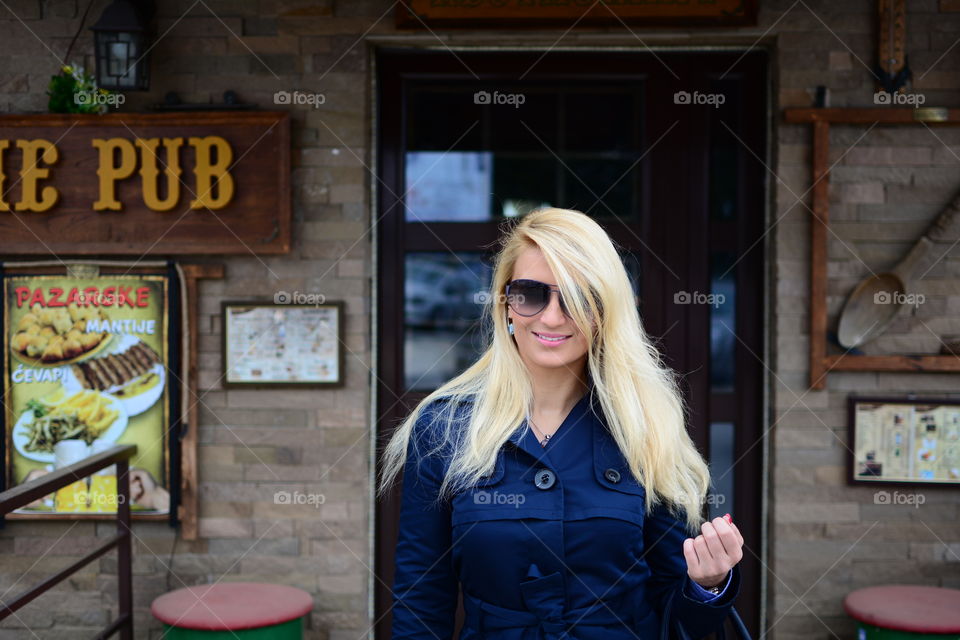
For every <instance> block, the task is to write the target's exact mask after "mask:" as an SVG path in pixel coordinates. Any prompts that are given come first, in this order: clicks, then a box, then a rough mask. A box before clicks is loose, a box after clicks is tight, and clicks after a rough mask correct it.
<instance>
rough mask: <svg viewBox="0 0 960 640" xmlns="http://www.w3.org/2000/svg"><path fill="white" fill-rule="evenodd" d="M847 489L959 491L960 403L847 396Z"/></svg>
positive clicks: (925, 399) (938, 400)
mask: <svg viewBox="0 0 960 640" xmlns="http://www.w3.org/2000/svg"><path fill="white" fill-rule="evenodd" d="M847 409H848V428H849V440H850V444H851V450H852V451H851V453H850V454H849V455H848V460H849V464H848V469H847V482H848V484H865V483H874V484H890V485H916V484H923V485H929V486H935V485H940V486H953V487H956V486H960V400H957V399H947V398H922V399H917V398H896V397H883V398H881V397H865V396H850V397H849V398H848V400H847Z"/></svg>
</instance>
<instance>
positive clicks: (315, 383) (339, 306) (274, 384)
mask: <svg viewBox="0 0 960 640" xmlns="http://www.w3.org/2000/svg"><path fill="white" fill-rule="evenodd" d="M232 307H262V308H273V307H275V308H277V309H297V308H299V309H311V308H314V309H320V308H324V307H327V308H330V309H332V310H333V313H334V317H335V318H336V323H337V335H336V337H337V345H336V348H337V377H336V380H333V381H325V380H304V381H300V382H295V381H292V380H278V381H271V380H266V379H264V380H250V381H237V380H231V379H230V375H229V374H230V371H231V369H232V367H233V363H231V362H230V361H229V351H228V349H227V345H228V343H229V341H230V336H229V335H228V330H227V329H228V322H227V312H228V311H229V310H230V309H231V308H232ZM220 318H221V320H222V322H221V335H222V337H223V340H222V345H221V353H222V358H221V362H222V363H223V369H222V371H221V373H222V376H221V380H222V381H223V387H224V388H225V389H257V388H261V389H280V388H291V389H305V388H313V387H327V388H330V387H342V386H343V385H344V383H345V376H344V371H343V364H344V357H343V351H344V349H343V345H344V331H343V322H344V303H343V302H342V301H339V300H335V301H329V302H327V301H325V302H322V303H317V304H286V303H283V302H276V301H261V300H253V301H243V300H228V301H223V302H221V303H220ZM296 355H297V354H295V353H289V354H288V357H290V358H293V357H295V356H296Z"/></svg>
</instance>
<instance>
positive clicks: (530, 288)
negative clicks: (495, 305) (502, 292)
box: [506, 279, 570, 317]
mask: <svg viewBox="0 0 960 640" xmlns="http://www.w3.org/2000/svg"><path fill="white" fill-rule="evenodd" d="M551 291H556V292H557V297H558V298H559V299H560V310H561V311H563V312H564V313H565V314H566V315H567V316H568V317H569V316H570V313H569V312H568V311H567V305H566V304H564V302H563V295H562V294H561V293H560V288H559V287H553V286H550V285H549V284H547V283H545V282H540V281H539V280H527V279H520V280H512V281H511V282H508V283H507V286H506V294H507V304H508V305H509V306H510V308H511V309H513V310H514V311H515V312H516V313H518V314H520V315H521V316H535V315H537V314H538V313H540V312H541V311H543V310H544V309H546V308H547V305H548V304H550V292H551Z"/></svg>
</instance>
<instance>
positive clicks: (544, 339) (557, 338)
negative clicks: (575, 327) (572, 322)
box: [531, 331, 572, 347]
mask: <svg viewBox="0 0 960 640" xmlns="http://www.w3.org/2000/svg"><path fill="white" fill-rule="evenodd" d="M531 333H532V334H533V335H535V336H536V337H537V340H539V341H540V343H541V344H545V345H547V346H550V347H553V346H556V345H558V344H563V343H564V342H566V341H567V340H569V339H570V338H571V337H572V336H565V335H563V334H562V333H537V332H536V331H531Z"/></svg>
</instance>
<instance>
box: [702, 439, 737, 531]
mask: <svg viewBox="0 0 960 640" xmlns="http://www.w3.org/2000/svg"><path fill="white" fill-rule="evenodd" d="M733 445H734V429H733V423H732V422H711V423H710V492H709V493H708V494H707V510H708V512H709V518H710V519H711V520H713V519H714V518H717V517H720V516H722V515H723V514H725V513H736V510H735V508H734V504H733V464H734V462H733V452H734V448H733Z"/></svg>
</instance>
